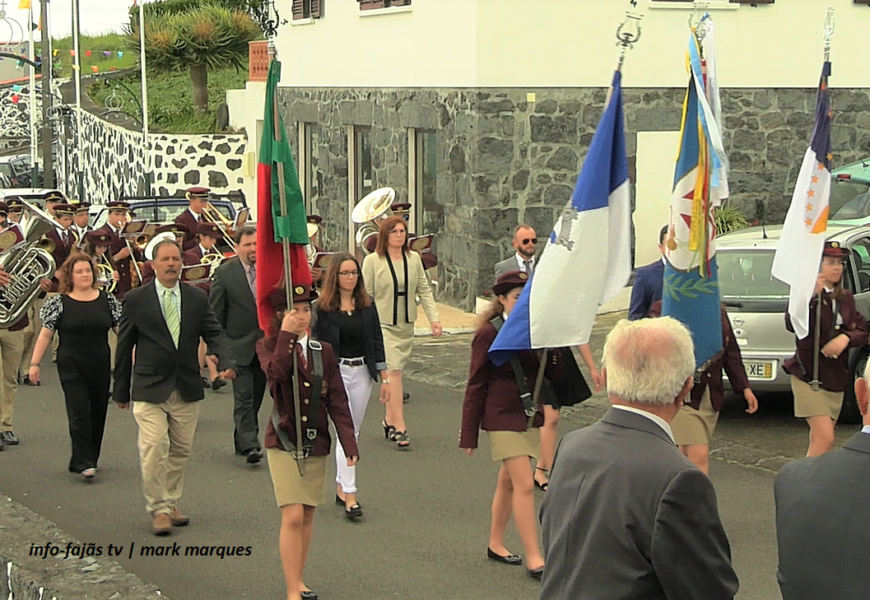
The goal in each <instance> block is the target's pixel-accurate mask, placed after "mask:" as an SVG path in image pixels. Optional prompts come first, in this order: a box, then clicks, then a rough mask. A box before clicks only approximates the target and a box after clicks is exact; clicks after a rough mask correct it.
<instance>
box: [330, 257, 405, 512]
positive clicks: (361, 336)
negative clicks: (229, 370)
mask: <svg viewBox="0 0 870 600" xmlns="http://www.w3.org/2000/svg"><path fill="white" fill-rule="evenodd" d="M361 271H362V269H361V268H360V265H359V263H358V262H357V261H356V259H355V258H354V257H353V256H351V255H350V254H346V253H342V254H336V255H335V256H333V257H332V260H331V261H330V263H329V267H328V268H327V270H326V275H325V276H324V277H323V278H322V282H323V293H322V294H321V296H320V299H319V300H318V301H317V304H316V305H315V306H316V311H315V319H316V321H315V324H314V332H313V333H314V338H315V339H316V340H318V341H321V342H327V343H328V344H329V345H330V346H332V349H333V350H334V351H335V353H336V355H338V367H339V371H340V372H341V379H342V382H343V383H344V389H345V390H346V391H347V400H348V405H349V406H350V414H351V417H352V418H353V430H354V431H353V433H354V437H355V438H356V439H357V441H359V430H360V427H361V426H362V421H363V417H365V414H366V407H367V406H368V402H369V397H370V396H371V394H372V384H373V383H374V382H377V380H378V375H380V378H381V389H380V392H379V393H378V397H379V398H380V400H381V402H384V403H385V402H388V401H389V399H390V380H389V378H388V377H387V359H386V356H385V354H384V338H383V336H382V334H381V322H380V319H378V311H377V309H376V308H375V305H374V302H372V298H371V296H369V295H368V293H367V292H366V288H365V283H364V282H363V279H362V272H361ZM335 469H336V474H335V483H336V485H337V489H336V492H335V502H336V504H341V505H343V506H344V509H345V516H346V517H347V518H348V519H358V518H359V517H361V516H362V508H361V507H360V504H359V502H357V500H356V493H357V486H356V467H349V466H348V465H347V457H346V456H345V452H344V448H343V447H342V445H341V442H339V443H337V444H336V445H335Z"/></svg>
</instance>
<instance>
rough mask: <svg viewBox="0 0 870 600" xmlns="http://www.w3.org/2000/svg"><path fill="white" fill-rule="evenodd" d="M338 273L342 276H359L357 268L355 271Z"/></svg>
mask: <svg viewBox="0 0 870 600" xmlns="http://www.w3.org/2000/svg"><path fill="white" fill-rule="evenodd" d="M338 274H339V276H341V277H359V271H357V270H355V269H354V270H353V271H339V272H338Z"/></svg>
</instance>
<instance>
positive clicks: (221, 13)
mask: <svg viewBox="0 0 870 600" xmlns="http://www.w3.org/2000/svg"><path fill="white" fill-rule="evenodd" d="M245 4H246V1H245V0H241V1H240V0H236V1H226V0H225V1H224V2H222V3H221V4H216V3H212V2H209V1H206V2H200V1H199V0H163V1H159V2H153V3H149V4H146V5H145V7H144V8H145V20H146V24H145V57H146V60H147V61H148V65H149V66H152V67H155V68H158V69H162V70H166V71H183V70H185V69H187V70H189V71H190V82H191V84H192V86H193V103H194V106H195V107H196V108H197V109H198V110H201V111H205V110H206V109H207V108H208V71H209V69H215V68H218V67H224V66H227V65H233V66H235V67H236V68H242V66H243V65H244V64H245V62H246V61H247V57H248V42H251V41H253V40H256V39H260V38H261V37H262V35H263V34H262V30H261V29H260V27H259V25H257V24H256V23H255V22H254V20H253V19H252V18H251V15H250V14H249V12H248V11H247V10H245V6H244V5H245ZM126 33H127V38H128V40H129V42H130V44H131V45H132V46H133V47H134V48H136V50H137V51H138V49H139V14H138V11H136V10H134V11H132V12H131V13H130V24H129V25H128V27H127V31H126Z"/></svg>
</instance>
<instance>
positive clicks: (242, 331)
mask: <svg viewBox="0 0 870 600" xmlns="http://www.w3.org/2000/svg"><path fill="white" fill-rule="evenodd" d="M208 303H209V306H211V309H212V311H213V312H214V314H215V317H217V320H218V323H220V324H221V327H223V328H224V331H226V333H227V337H228V338H229V343H230V350H231V351H232V354H233V358H234V359H235V361H236V364H238V365H249V364H251V363H252V362H253V361H254V357H255V355H256V350H257V340H259V339H260V338H261V337H263V335H264V334H263V331H262V330H261V329H260V323H259V321H258V319H257V302H256V301H255V300H254V295H253V294H252V293H251V286H250V285H248V276H247V275H245V268H244V267H243V266H242V261H240V260H239V259H238V258H232V259H230V260H228V261H227V262H225V263H224V264H222V265H221V266H219V267H218V268H217V270H216V271H215V274H214V281H213V282H212V284H211V291H210V293H209V297H208Z"/></svg>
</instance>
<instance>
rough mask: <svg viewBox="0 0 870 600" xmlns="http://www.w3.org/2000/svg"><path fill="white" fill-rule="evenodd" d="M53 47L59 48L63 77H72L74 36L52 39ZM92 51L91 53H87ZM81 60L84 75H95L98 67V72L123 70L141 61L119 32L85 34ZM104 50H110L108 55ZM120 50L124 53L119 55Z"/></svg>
mask: <svg viewBox="0 0 870 600" xmlns="http://www.w3.org/2000/svg"><path fill="white" fill-rule="evenodd" d="M52 47H53V48H54V49H55V50H57V60H58V61H59V62H60V70H61V77H72V75H73V69H72V65H73V57H72V55H71V54H70V51H71V50H72V49H73V40H72V37H67V38H63V39H59V40H52ZM88 51H90V53H91V55H90V56H88V55H87V53H88ZM79 52H80V53H81V56H79V62H80V63H81V69H82V76H87V75H93V73H94V69H93V67H96V68H97V70H98V72H100V73H105V72H108V71H123V70H124V69H129V68H131V67H135V66H136V65H137V64H138V63H139V55H138V54H137V53H136V52H135V51H133V50H131V49H130V48H129V47H128V46H127V43H126V42H125V41H124V36H122V35H121V34H117V33H107V34H105V35H99V36H87V35H83V36H81V38H79ZM104 52H108V53H109V55H108V56H106V55H105V54H104ZM118 52H121V53H123V54H122V56H120V57H119V56H118Z"/></svg>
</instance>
